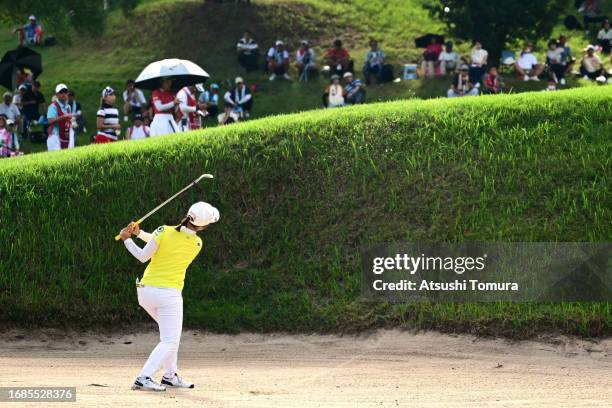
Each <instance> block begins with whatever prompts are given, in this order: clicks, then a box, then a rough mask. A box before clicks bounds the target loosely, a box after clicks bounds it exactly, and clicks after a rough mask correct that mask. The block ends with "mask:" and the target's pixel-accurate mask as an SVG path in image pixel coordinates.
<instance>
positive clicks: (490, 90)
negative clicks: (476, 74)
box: [484, 67, 503, 94]
mask: <svg viewBox="0 0 612 408" xmlns="http://www.w3.org/2000/svg"><path fill="white" fill-rule="evenodd" d="M502 90H503V82H502V79H501V77H500V76H499V73H498V72H497V67H491V68H489V73H488V74H487V75H485V79H484V93H485V94H498V93H500V92H502Z"/></svg>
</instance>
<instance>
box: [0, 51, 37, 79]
mask: <svg viewBox="0 0 612 408" xmlns="http://www.w3.org/2000/svg"><path fill="white" fill-rule="evenodd" d="M24 68H29V69H30V71H32V76H33V77H34V79H36V78H37V77H38V76H39V75H40V74H41V73H42V71H43V69H42V58H41V56H40V54H39V53H37V52H36V51H34V50H32V49H30V48H28V47H19V48H17V49H14V50H11V51H9V52H7V53H6V54H4V56H3V57H2V59H1V60H0V85H2V86H4V87H6V88H8V89H13V88H14V87H15V84H14V83H13V82H14V79H15V71H17V70H18V69H24Z"/></svg>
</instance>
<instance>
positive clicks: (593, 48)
mask: <svg viewBox="0 0 612 408" xmlns="http://www.w3.org/2000/svg"><path fill="white" fill-rule="evenodd" d="M584 50H585V51H588V50H593V51H595V46H594V45H593V44H589V45H587V46H586V48H585V49H584Z"/></svg>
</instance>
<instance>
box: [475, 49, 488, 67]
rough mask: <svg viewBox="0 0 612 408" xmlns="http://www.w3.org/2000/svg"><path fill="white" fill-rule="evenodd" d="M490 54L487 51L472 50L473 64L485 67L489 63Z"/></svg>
mask: <svg viewBox="0 0 612 408" xmlns="http://www.w3.org/2000/svg"><path fill="white" fill-rule="evenodd" d="M488 56H489V53H488V52H487V50H485V49H482V48H481V49H479V50H477V49H475V48H473V49H472V64H476V65H485V64H486V63H487V57H488Z"/></svg>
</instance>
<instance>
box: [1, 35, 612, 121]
mask: <svg viewBox="0 0 612 408" xmlns="http://www.w3.org/2000/svg"><path fill="white" fill-rule="evenodd" d="M585 51H586V52H585V54H584V56H583V57H582V60H581V61H580V74H581V75H582V76H583V79H597V77H599V76H602V75H603V76H604V77H605V76H606V70H605V69H604V66H603V63H602V62H601V60H600V59H599V57H598V56H597V55H595V47H594V46H593V45H590V44H589V46H588V47H586V49H585ZM0 112H1V110H0Z"/></svg>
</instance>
